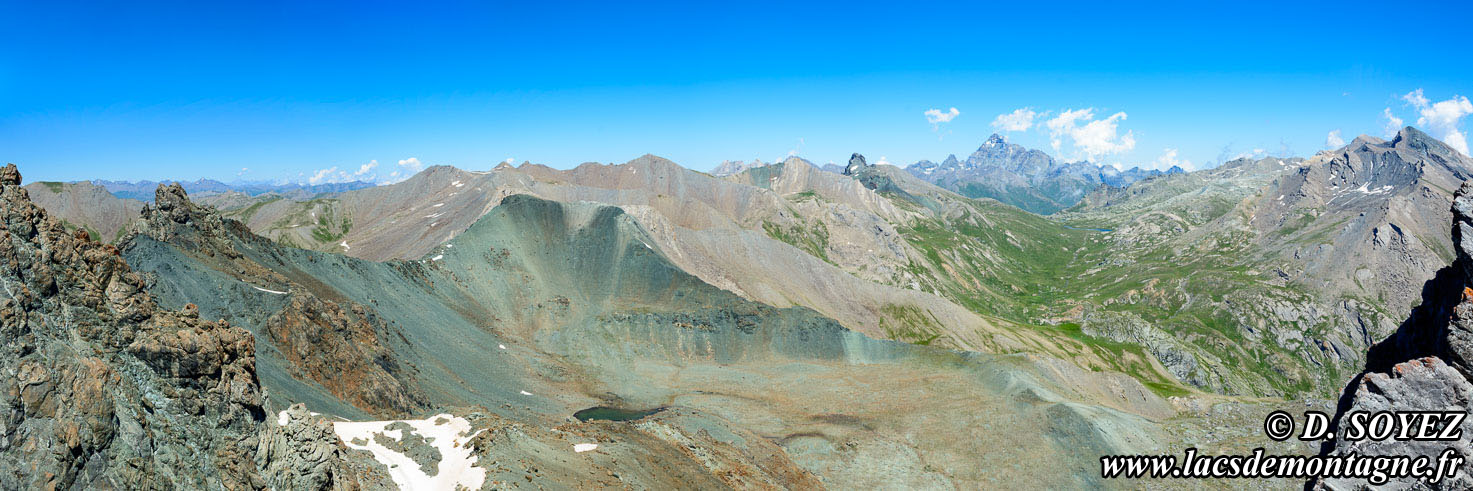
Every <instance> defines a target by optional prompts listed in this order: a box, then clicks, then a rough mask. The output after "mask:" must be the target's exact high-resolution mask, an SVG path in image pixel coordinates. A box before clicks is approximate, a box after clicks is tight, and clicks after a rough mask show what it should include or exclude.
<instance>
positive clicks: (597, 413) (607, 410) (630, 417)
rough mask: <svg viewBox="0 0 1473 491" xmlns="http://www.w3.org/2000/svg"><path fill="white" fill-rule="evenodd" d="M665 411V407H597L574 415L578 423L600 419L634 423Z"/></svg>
mask: <svg viewBox="0 0 1473 491" xmlns="http://www.w3.org/2000/svg"><path fill="white" fill-rule="evenodd" d="M663 410H665V408H663V407H657V408H654V409H642V410H641V409H624V408H617V407H607V406H595V407H591V408H588V409H584V410H581V411H578V412H576V413H573V417H574V418H578V421H591V420H595V419H600V420H604V421H634V420H636V419H640V418H643V417H645V416H649V415H651V414H655V413H658V412H660V411H663Z"/></svg>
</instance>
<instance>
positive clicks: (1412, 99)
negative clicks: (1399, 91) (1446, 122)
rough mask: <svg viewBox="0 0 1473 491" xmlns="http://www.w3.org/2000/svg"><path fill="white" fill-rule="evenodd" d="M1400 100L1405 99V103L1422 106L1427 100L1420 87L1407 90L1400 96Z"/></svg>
mask: <svg viewBox="0 0 1473 491" xmlns="http://www.w3.org/2000/svg"><path fill="white" fill-rule="evenodd" d="M1401 100H1404V101H1407V104H1411V105H1413V106H1416V107H1424V106H1426V105H1427V102H1428V101H1427V97H1425V96H1423V95H1422V89H1417V90H1413V91H1411V92H1407V95H1404V96H1401Z"/></svg>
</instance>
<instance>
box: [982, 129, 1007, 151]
mask: <svg viewBox="0 0 1473 491" xmlns="http://www.w3.org/2000/svg"><path fill="white" fill-rule="evenodd" d="M1007 144H1008V140H1007V139H1006V138H1003V136H1002V135H999V134H997V133H993V134H992V136H989V137H987V141H986V142H983V143H982V146H983V147H989V148H1002V147H1004V146H1007Z"/></svg>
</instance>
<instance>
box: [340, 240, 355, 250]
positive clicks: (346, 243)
mask: <svg viewBox="0 0 1473 491" xmlns="http://www.w3.org/2000/svg"><path fill="white" fill-rule="evenodd" d="M338 245H340V246H343V250H345V251H346V250H349V249H352V248H353V247H352V246H349V245H348V241H346V240H345V241H343V242H342V243H340V244H338Z"/></svg>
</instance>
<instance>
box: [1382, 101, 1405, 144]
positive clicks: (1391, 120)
mask: <svg viewBox="0 0 1473 491" xmlns="http://www.w3.org/2000/svg"><path fill="white" fill-rule="evenodd" d="M1381 117H1382V118H1386V137H1387V138H1391V137H1392V135H1395V134H1396V133H1397V132H1398V131H1401V127H1402V123H1404V122H1403V121H1402V120H1401V118H1398V117H1396V116H1395V115H1393V114H1391V108H1389V107H1388V108H1386V110H1385V111H1383V112H1382V113H1381Z"/></svg>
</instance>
